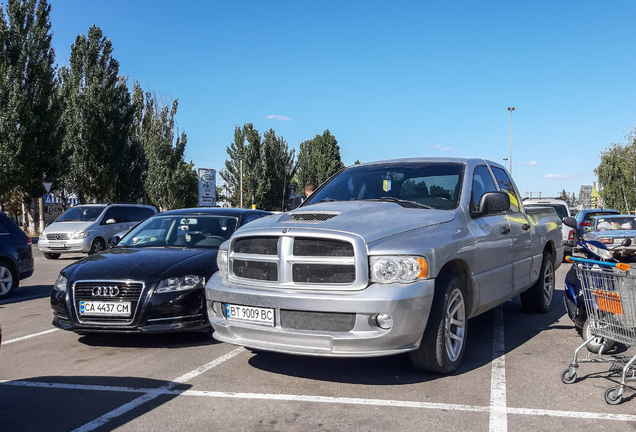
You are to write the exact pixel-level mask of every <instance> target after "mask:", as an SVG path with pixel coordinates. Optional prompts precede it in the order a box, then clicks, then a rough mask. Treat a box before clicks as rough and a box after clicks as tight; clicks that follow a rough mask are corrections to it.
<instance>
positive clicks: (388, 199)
mask: <svg viewBox="0 0 636 432" xmlns="http://www.w3.org/2000/svg"><path fill="white" fill-rule="evenodd" d="M372 201H383V202H393V203H396V204H399V205H401V206H402V207H407V208H425V209H429V210H432V209H433V207H431V206H427V205H426V204H420V203H418V202H416V201H409V200H404V199H400V198H393V197H380V198H377V199H375V200H372Z"/></svg>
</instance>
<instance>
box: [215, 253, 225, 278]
mask: <svg viewBox="0 0 636 432" xmlns="http://www.w3.org/2000/svg"><path fill="white" fill-rule="evenodd" d="M216 266H217V267H218V268H219V276H223V277H226V276H227V270H228V269H227V267H228V264H227V251H226V250H219V254H218V255H217V256H216Z"/></svg>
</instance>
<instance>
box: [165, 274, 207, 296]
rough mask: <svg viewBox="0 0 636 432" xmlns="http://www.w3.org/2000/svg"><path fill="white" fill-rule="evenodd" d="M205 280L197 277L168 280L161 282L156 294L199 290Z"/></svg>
mask: <svg viewBox="0 0 636 432" xmlns="http://www.w3.org/2000/svg"><path fill="white" fill-rule="evenodd" d="M201 281H203V278H202V277H201V276H197V275H188V276H181V277H176V278H168V279H164V280H162V281H161V282H159V285H157V289H156V291H155V292H156V293H166V292H173V291H185V290H189V289H194V288H198V287H199V286H203V284H202V283H201Z"/></svg>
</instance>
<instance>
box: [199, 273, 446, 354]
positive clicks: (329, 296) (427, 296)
mask: <svg viewBox="0 0 636 432" xmlns="http://www.w3.org/2000/svg"><path fill="white" fill-rule="evenodd" d="M434 286H435V281H434V280H433V279H431V280H424V281H419V282H415V283H412V284H408V285H403V284H389V285H380V284H372V285H370V286H369V287H368V288H366V289H364V290H360V291H356V292H333V291H328V292H318V291H312V292H309V291H304V292H303V291H299V290H294V289H271V288H257V287H253V286H246V285H238V284H232V283H229V282H228V280H227V278H223V277H221V276H219V275H218V273H217V274H215V275H214V276H213V277H212V278H211V279H210V281H209V282H208V284H207V286H206V298H207V305H208V315H209V318H210V323H211V324H212V326H213V327H214V330H215V331H214V337H215V338H216V339H217V340H219V341H222V342H228V343H231V344H234V345H241V346H245V347H247V348H252V349H261V350H265V351H276V352H282V353H290V354H305V355H314V356H328V357H374V356H384V355H391V354H398V353H402V352H407V351H412V350H414V349H417V348H418V346H419V344H420V341H421V338H422V335H423V333H424V328H425V327H426V322H427V321H428V315H429V311H430V308H431V303H432V301H433V291H434ZM226 304H231V305H241V306H253V307H259V308H271V309H273V311H274V325H273V326H271V325H269V326H268V325H263V324H256V323H251V322H244V321H236V320H232V319H228V318H227V317H226V312H225V311H226V308H225V305H226ZM381 313H382V314H387V315H389V316H390V317H391V318H392V319H393V325H392V326H391V327H390V328H388V329H385V328H381V327H380V326H379V325H378V322H377V320H376V317H377V316H378V314H381ZM289 316H293V319H291V320H290V319H289V318H286V317H289ZM343 319H344V320H349V322H350V323H351V327H352V328H339V327H341V323H342V320H343ZM329 321H332V322H329ZM289 323H292V324H291V326H290V325H289ZM385 327H386V324H385Z"/></svg>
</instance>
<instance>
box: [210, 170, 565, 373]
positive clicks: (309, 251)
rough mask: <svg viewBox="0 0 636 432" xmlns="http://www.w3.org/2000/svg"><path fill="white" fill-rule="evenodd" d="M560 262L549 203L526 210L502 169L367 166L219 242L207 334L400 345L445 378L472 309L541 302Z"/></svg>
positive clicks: (285, 346)
mask: <svg viewBox="0 0 636 432" xmlns="http://www.w3.org/2000/svg"><path fill="white" fill-rule="evenodd" d="M562 258H563V247H562V245H561V221H560V220H559V218H558V216H557V214H556V212H555V211H554V209H552V208H535V209H524V208H523V203H522V201H521V199H520V195H519V192H518V190H517V189H516V186H515V185H514V182H513V181H512V179H511V178H510V176H509V175H508V173H507V171H506V170H505V168H504V167H502V166H501V165H500V164H497V163H494V162H490V161H487V160H483V159H457V158H443V159H439V158H417V159H397V160H389V161H381V162H373V163H365V164H360V165H355V166H352V167H349V168H346V169H344V170H342V171H340V172H339V173H338V174H336V175H334V176H333V177H332V178H331V179H329V180H328V181H327V182H325V183H324V184H322V185H321V186H320V188H318V189H317V190H316V191H315V192H314V193H313V194H312V195H311V196H310V197H309V198H308V199H307V200H306V201H305V202H304V203H303V205H302V206H301V207H299V208H298V209H296V210H294V211H291V212H287V213H282V214H277V215H273V216H269V217H266V218H263V219H260V220H258V221H254V222H252V223H250V224H249V225H246V226H245V227H244V228H241V229H240V230H238V231H237V232H236V233H235V234H234V235H233V236H232V237H231V238H230V240H229V241H228V242H226V243H224V244H223V245H221V250H220V251H219V255H218V260H217V262H218V267H219V271H218V272H217V273H216V274H215V275H214V276H213V277H212V278H211V279H210V280H209V282H208V284H207V286H206V297H207V303H208V315H209V318H210V322H211V323H212V326H213V327H214V330H215V332H214V337H215V338H216V339H218V340H219V341H223V342H229V343H231V344H236V345H242V346H245V347H247V348H249V349H253V350H265V351H277V352H283V353H292V354H304V355H314V356H332V357H370V356H383V355H391V354H398V353H404V352H409V353H410V357H411V361H412V363H413V365H414V366H415V367H416V368H418V369H421V370H425V371H431V372H437V373H450V372H452V371H454V370H456V369H457V368H458V367H459V365H460V364H461V361H462V357H463V355H464V350H465V348H466V342H467V335H468V319H469V318H472V317H474V316H476V315H479V314H480V313H482V312H485V311H487V310H489V309H492V308H494V307H495V306H497V305H499V304H501V303H503V302H505V301H506V300H508V299H510V298H511V297H513V296H515V295H517V294H521V302H522V304H523V308H524V310H526V311H529V312H547V311H548V310H549V308H550V305H551V302H552V298H553V294H554V272H555V269H556V267H558V266H559V265H560V263H561V261H562Z"/></svg>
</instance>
